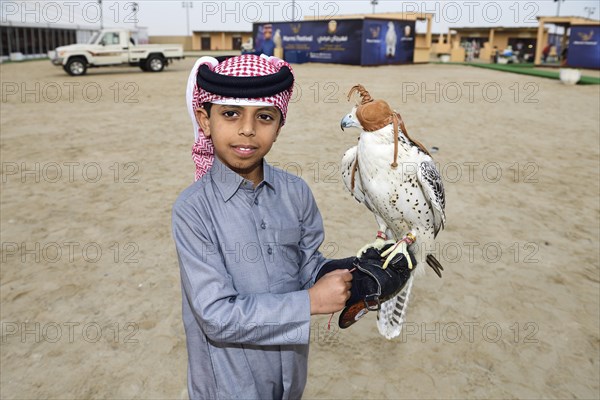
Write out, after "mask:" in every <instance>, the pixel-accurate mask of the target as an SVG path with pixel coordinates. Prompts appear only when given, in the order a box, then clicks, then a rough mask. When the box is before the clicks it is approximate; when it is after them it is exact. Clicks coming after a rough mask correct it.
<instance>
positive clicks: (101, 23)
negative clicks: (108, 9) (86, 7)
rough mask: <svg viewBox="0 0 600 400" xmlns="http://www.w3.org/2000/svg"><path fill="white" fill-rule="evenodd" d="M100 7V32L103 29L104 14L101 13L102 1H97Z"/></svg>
mask: <svg viewBox="0 0 600 400" xmlns="http://www.w3.org/2000/svg"><path fill="white" fill-rule="evenodd" d="M98 5H99V6H100V30H102V29H104V14H103V13H102V0H98Z"/></svg>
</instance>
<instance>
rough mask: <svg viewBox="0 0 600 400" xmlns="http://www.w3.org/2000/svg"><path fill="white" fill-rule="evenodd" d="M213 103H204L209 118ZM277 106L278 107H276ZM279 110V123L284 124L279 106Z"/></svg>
mask: <svg viewBox="0 0 600 400" xmlns="http://www.w3.org/2000/svg"><path fill="white" fill-rule="evenodd" d="M212 105H213V103H202V107H203V108H204V109H205V110H206V114H207V115H208V118H210V109H211V108H212ZM275 108H277V107H275ZM277 111H279V125H280V126H281V125H283V113H282V112H281V110H280V109H279V108H277Z"/></svg>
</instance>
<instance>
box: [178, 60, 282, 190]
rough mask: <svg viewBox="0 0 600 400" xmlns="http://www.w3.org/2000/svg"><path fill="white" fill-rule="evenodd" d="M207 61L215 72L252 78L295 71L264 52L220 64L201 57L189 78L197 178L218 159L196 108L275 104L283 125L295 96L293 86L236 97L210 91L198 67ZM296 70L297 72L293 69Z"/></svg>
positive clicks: (193, 155) (188, 99)
mask: <svg viewBox="0 0 600 400" xmlns="http://www.w3.org/2000/svg"><path fill="white" fill-rule="evenodd" d="M203 64H206V65H208V67H209V68H210V70H211V71H212V72H215V73H218V74H221V75H226V76H233V77H251V76H265V75H271V74H274V73H276V72H278V71H279V70H280V69H281V68H282V67H283V66H286V67H288V68H289V69H290V71H292V67H291V66H290V64H288V63H287V62H285V61H283V60H281V59H279V58H276V57H268V56H266V55H264V54H262V55H261V56H256V55H253V54H244V55H241V56H237V57H231V58H228V59H226V60H225V61H223V62H221V63H219V62H218V61H217V59H216V58H213V57H201V58H199V59H198V60H197V61H196V63H195V64H194V67H193V68H192V71H191V72H190V76H189V78H188V85H187V93H186V102H187V107H188V112H189V114H190V117H191V118H192V123H193V125H194V137H195V142H194V146H193V147H192V159H193V160H194V163H195V164H196V180H198V179H200V178H201V177H202V176H203V175H204V174H206V172H207V171H208V170H209V169H210V167H211V166H212V164H213V160H214V147H213V143H212V140H211V139H210V138H207V137H206V136H204V132H203V131H202V128H201V127H200V125H199V124H198V122H197V121H196V114H195V111H196V110H197V109H198V108H202V105H203V104H204V103H214V104H233V105H238V106H275V107H277V108H278V109H279V110H280V111H281V115H282V122H281V123H282V125H283V124H284V123H285V117H286V114H287V107H288V103H289V101H290V98H291V97H292V90H293V86H290V87H289V89H287V90H284V91H282V92H280V93H277V94H275V95H273V96H270V97H260V98H234V97H224V96H221V95H218V94H215V93H211V92H208V91H206V90H204V89H203V88H201V87H198V85H197V80H196V78H197V74H198V69H199V68H200V66H201V65H203ZM292 73H293V71H292Z"/></svg>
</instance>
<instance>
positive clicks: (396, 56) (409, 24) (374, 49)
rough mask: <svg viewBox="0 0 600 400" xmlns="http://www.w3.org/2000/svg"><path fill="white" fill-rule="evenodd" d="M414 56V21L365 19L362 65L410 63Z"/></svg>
mask: <svg viewBox="0 0 600 400" xmlns="http://www.w3.org/2000/svg"><path fill="white" fill-rule="evenodd" d="M414 54H415V22H414V21H397V20H395V21H390V20H380V19H365V21H364V24H363V41H362V54H361V64H362V65H381V64H405V63H412V62H413V59H414Z"/></svg>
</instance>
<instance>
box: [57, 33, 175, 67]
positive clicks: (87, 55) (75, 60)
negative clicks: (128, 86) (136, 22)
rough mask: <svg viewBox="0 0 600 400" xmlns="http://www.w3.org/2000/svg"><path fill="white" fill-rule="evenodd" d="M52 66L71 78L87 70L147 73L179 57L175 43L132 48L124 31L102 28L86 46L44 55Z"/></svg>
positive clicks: (133, 44)
mask: <svg viewBox="0 0 600 400" xmlns="http://www.w3.org/2000/svg"><path fill="white" fill-rule="evenodd" d="M48 57H49V58H50V61H52V64H54V65H61V66H62V67H63V69H64V70H65V71H66V72H67V73H68V74H69V75H72V76H78V75H83V74H85V73H86V71H87V69H88V68H90V67H106V66H115V65H129V66H132V67H140V68H141V69H142V70H143V71H147V72H160V71H162V70H163V69H164V68H165V66H166V65H168V64H169V63H170V62H172V61H173V60H180V59H182V58H184V57H183V46H181V45H179V44H164V45H161V44H143V45H136V44H135V40H134V39H133V38H132V37H131V35H130V33H129V31H127V30H125V29H103V30H101V31H98V32H96V33H95V34H94V35H93V36H92V37H91V38H90V40H89V42H88V43H87V44H71V45H68V46H61V47H57V48H56V50H54V51H49V52H48Z"/></svg>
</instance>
